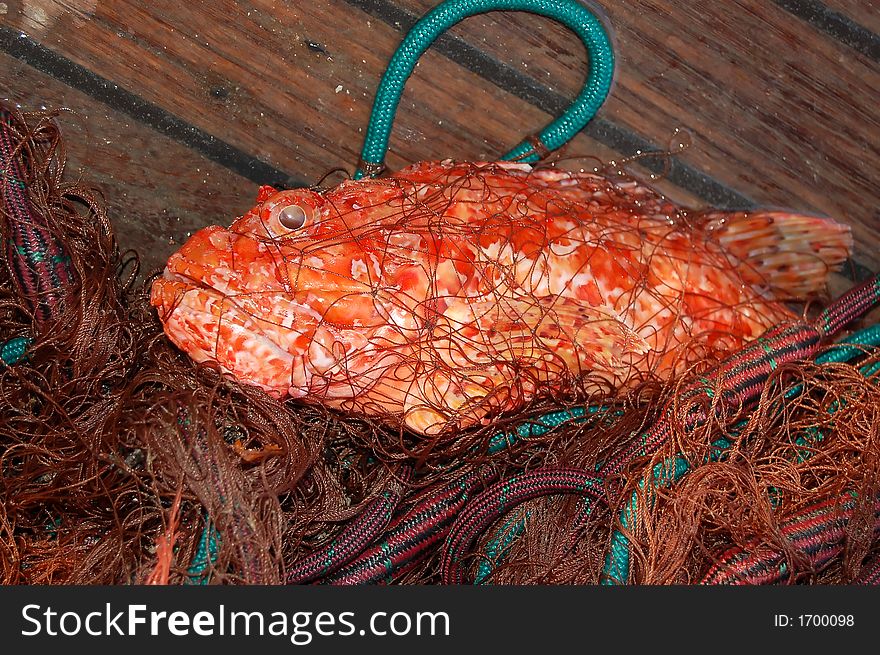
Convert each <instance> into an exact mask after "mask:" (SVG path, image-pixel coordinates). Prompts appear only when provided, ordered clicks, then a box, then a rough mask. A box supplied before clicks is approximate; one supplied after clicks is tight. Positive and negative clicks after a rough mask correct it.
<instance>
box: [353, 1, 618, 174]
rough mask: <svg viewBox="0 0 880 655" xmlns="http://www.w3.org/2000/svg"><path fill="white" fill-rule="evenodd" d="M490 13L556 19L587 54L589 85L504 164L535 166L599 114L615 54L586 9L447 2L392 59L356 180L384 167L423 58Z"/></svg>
mask: <svg viewBox="0 0 880 655" xmlns="http://www.w3.org/2000/svg"><path fill="white" fill-rule="evenodd" d="M490 11H526V12H530V13H533V14H538V15H541V16H545V17H547V18H552V19H554V20H556V21H558V22H560V23H562V24H564V25H565V26H566V27H568V28H569V29H570V30H571V31H573V32H574V33H575V34H577V36H578V37H579V38H580V39H581V41H583V43H584V45H585V46H586V48H587V52H588V53H589V73H588V75H587V80H586V82H585V83H584V88H583V89H582V90H581V92H580V94H579V95H578V97H577V98H576V99H575V101H574V102H573V103H572V105H571V106H570V107H569V108H568V109H567V110H566V112H565V113H564V114H563V115H562V116H561V117H559V118H557V119H556V120H554V121H553V122H552V123H550V124H549V125H548V126H547V127H545V128H544V129H543V130H542V131H541V132H540V133H539V134H538V135H537V141H538V144H536V143H535V139H534V138H529V139H526V140H524V141H523V142H522V143H520V144H519V145H518V146H516V147H515V148H514V149H513V150H511V151H510V152H508V153H507V154H506V155H504V157H503V159H507V160H510V159H517V160H519V161H525V162H534V161H537V160H538V159H540V156H539V154H538V152H537V150H538V149H539V148H540V146H543V148H546V149H547V150H548V151H549V150H555V149H557V148H559V147H560V146H562V145H563V144H565V143H566V142H567V141H568V140H569V139H571V138H572V137H573V136H574V135H575V134H577V133H578V132H580V131H581V130H582V129H583V127H584V126H585V125H586V124H587V123H588V122H589V121H590V119H591V118H592V117H593V116H594V115H595V114H596V112H597V111H598V109H599V107H600V106H601V105H602V103H603V102H604V101H605V98H606V96H607V95H608V92H609V90H610V89H611V81H612V77H613V74H614V50H613V48H612V47H611V42H610V40H609V38H608V34H607V32H606V31H605V27H604V26H603V25H602V23H601V21H600V20H599V19H598V18H597V17H596V15H595V14H593V13H592V12H591V11H590V10H589V9H587V8H586V7H585V6H584V5H582V4H580V3H578V2H577V1H576V0H446V2H444V3H442V4H440V5H438V6H437V7H435V8H434V9H432V10H431V11H430V12H428V13H427V14H425V16H423V17H422V18H421V19H420V20H419V21H418V22H417V23H416V24H415V25H414V26H413V28H412V29H411V30H410V32H409V33H408V34H407V35H406V37H405V38H404V40H403V42H402V43H401V44H400V46H399V47H398V48H397V50H396V51H395V53H394V55H393V56H392V58H391V61H390V63H389V64H388V68H387V70H386V71H385V74H384V75H383V76H382V81H381V82H380V83H379V89H378V91H377V93H376V100H375V101H374V103H373V112H372V114H371V116H370V123H369V127H368V128H367V136H366V139H365V140H364V147H363V149H362V151H361V161H360V162H359V164H358V168H357V170H356V171H355V174H354V178H355V179H360V178H362V177H364V176H365V175H366V176H368V177H373V176H375V175H377V174H378V173H379V171H381V170H382V169H383V168H384V161H385V153H386V152H387V150H388V139H389V136H390V134H391V126H392V123H393V122H394V115H395V113H396V112H397V105H398V103H399V102H400V96H401V93H403V87H404V85H405V84H406V81H407V79H409V76H410V75H411V74H412V72H413V70H414V68H415V65H416V62H417V61H418V60H419V57H421V56H422V54H423V53H424V52H425V51H426V50H427V49H428V48H429V47H430V46H431V44H432V43H433V42H434V40H435V39H436V38H437V37H438V36H440V34H442V33H443V32H445V31H446V30H448V29H449V28H450V27H452V26H453V25H455V24H456V23H459V22H461V21H462V20H464V19H465V18H469V17H471V16H475V15H477V14H482V13H486V12H490Z"/></svg>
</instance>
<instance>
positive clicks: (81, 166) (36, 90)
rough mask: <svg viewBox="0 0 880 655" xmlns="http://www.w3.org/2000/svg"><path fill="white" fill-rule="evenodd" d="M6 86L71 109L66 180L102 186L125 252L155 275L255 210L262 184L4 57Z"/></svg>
mask: <svg viewBox="0 0 880 655" xmlns="http://www.w3.org/2000/svg"><path fill="white" fill-rule="evenodd" d="M0 71H2V74H0V89H2V94H3V95H4V96H5V97H7V98H8V99H10V100H12V101H14V102H17V103H19V104H20V105H21V106H22V107H23V108H25V109H37V108H39V107H40V106H41V105H46V106H48V107H62V106H65V107H69V108H70V111H69V112H63V113H62V114H61V116H60V117H59V121H60V125H61V129H62V134H63V138H64V147H65V151H66V153H67V156H68V166H67V169H66V175H67V178H66V179H68V180H69V181H75V180H77V179H80V180H82V182H83V183H85V184H88V185H91V186H94V187H96V188H98V189H99V190H100V191H101V192H102V193H103V195H104V198H105V200H106V206H107V211H108V215H109V217H110V220H111V221H112V223H113V228H114V231H115V233H116V237H117V239H118V241H119V244H120V247H121V248H122V249H129V248H132V249H136V250H137V251H138V253H139V254H140V256H141V261H142V270H143V273H144V274H148V273H149V272H150V270H156V269H158V268H160V267H162V266H164V265H165V260H166V259H167V258H168V256H169V255H170V254H171V253H172V252H174V251H175V250H177V249H178V248H179V247H180V245H181V244H182V243H183V242H184V241H185V240H186V238H187V237H188V236H189V235H190V234H191V233H192V232H193V231H195V230H198V229H199V228H201V227H203V226H204V225H206V224H208V223H209V222H212V221H228V220H229V219H230V218H232V217H234V216H236V215H238V214H241V213H242V212H244V211H247V209H249V208H250V207H251V206H252V204H253V201H254V198H255V197H256V185H255V184H254V183H253V182H251V181H250V180H246V179H244V178H242V177H240V176H238V175H236V174H234V173H232V172H230V171H229V170H228V169H226V168H224V167H222V166H219V165H218V164H216V163H214V162H212V161H209V160H207V159H205V158H204V157H202V156H201V155H199V154H198V153H195V152H193V151H192V150H190V149H188V148H185V147H183V146H181V145H179V144H178V143H176V142H175V141H173V140H171V139H168V138H165V137H162V136H160V135H158V134H156V133H155V132H154V131H153V130H150V129H148V128H145V127H143V126H142V125H140V124H139V123H137V122H133V121H131V120H130V119H129V118H128V117H127V116H125V115H121V114H119V113H118V112H115V111H113V110H112V109H109V108H108V107H106V106H105V105H103V104H101V103H100V102H97V101H95V100H93V99H92V98H89V97H88V96H85V95H84V94H82V93H79V92H77V91H74V90H72V89H71V88H70V87H68V86H65V85H63V84H61V83H60V82H58V81H57V80H55V79H53V78H51V77H49V76H47V75H44V74H43V73H40V72H38V71H35V70H34V69H33V68H31V67H30V66H27V65H25V64H23V63H21V62H19V61H17V60H15V59H13V58H11V57H8V56H7V55H5V54H2V53H0Z"/></svg>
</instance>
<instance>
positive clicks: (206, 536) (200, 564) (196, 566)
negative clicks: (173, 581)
mask: <svg viewBox="0 0 880 655" xmlns="http://www.w3.org/2000/svg"><path fill="white" fill-rule="evenodd" d="M219 550H220V533H219V532H217V528H216V527H214V524H213V523H211V522H210V521H209V520H208V518H207V516H206V517H205V528H204V530H202V536H201V538H200V539H199V547H198V549H197V550H196V554H195V555H194V556H193V559H192V562H191V563H190V565H189V568H188V569H187V571H186V573H187V576H188V577H189V581H190V584H201V585H204V584H208V582H209V580H210V576H209V575H208V565H209V564H213V563H214V562H215V561H216V560H217V553H218V551H219Z"/></svg>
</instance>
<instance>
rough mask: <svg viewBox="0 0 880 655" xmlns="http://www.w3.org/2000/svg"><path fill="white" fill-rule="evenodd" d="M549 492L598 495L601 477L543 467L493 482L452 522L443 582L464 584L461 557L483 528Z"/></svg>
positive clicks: (599, 494) (577, 470)
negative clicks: (526, 502)
mask: <svg viewBox="0 0 880 655" xmlns="http://www.w3.org/2000/svg"><path fill="white" fill-rule="evenodd" d="M548 494H586V495H588V496H590V497H592V498H599V497H601V495H602V480H601V479H599V478H595V477H593V476H590V475H587V474H586V473H584V472H583V471H581V470H579V469H572V468H558V469H551V468H542V469H538V470H536V471H530V472H527V473H521V474H520V475H516V476H514V477H512V478H510V479H509V480H503V481H501V482H496V483H495V484H493V485H492V486H491V487H489V488H488V489H486V491H484V492H482V493H481V494H478V495H477V496H475V497H474V499H473V500H471V501H470V502H469V503H468V504H467V507H465V509H464V511H463V512H462V513H461V515H460V516H459V517H458V519H456V521H455V523H454V524H453V525H452V529H451V530H450V531H449V536H447V537H446V545H445V547H444V549H443V560H442V563H441V575H442V576H443V582H444V583H445V584H464V583H465V570H464V567H463V566H462V560H463V559H464V558H465V557H466V556H467V554H468V552H469V551H470V549H471V546H472V545H473V543H474V541H476V540H477V538H478V537H479V536H480V534H482V532H483V530H485V529H486V528H488V527H489V526H490V525H492V524H493V523H494V522H495V521H497V520H498V519H499V518H501V516H503V515H504V514H505V512H507V511H508V510H510V509H513V508H514V507H516V506H517V505H519V504H520V503H524V502H525V501H527V500H530V499H532V498H537V497H539V496H545V495H548Z"/></svg>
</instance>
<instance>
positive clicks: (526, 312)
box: [152, 162, 851, 434]
mask: <svg viewBox="0 0 880 655" xmlns="http://www.w3.org/2000/svg"><path fill="white" fill-rule="evenodd" d="M850 245H851V238H850V235H849V231H848V229H847V228H845V227H843V226H841V225H838V224H836V223H834V222H832V221H830V220H826V219H819V218H813V217H804V216H796V215H791V214H786V213H782V212H774V213H767V212H765V213H755V214H753V215H747V214H734V213H731V214H723V213H712V214H705V213H700V212H692V213H687V212H685V211H683V210H681V209H680V208H678V207H676V206H675V205H673V204H672V203H670V202H668V201H666V200H665V199H663V198H662V197H660V196H658V195H657V194H656V193H654V192H653V191H651V190H650V189H648V188H646V187H644V186H641V185H639V184H637V183H635V182H632V181H620V182H612V181H611V180H609V179H608V178H605V177H603V176H600V175H596V174H591V173H567V172H564V171H560V170H556V169H534V170H533V169H532V168H531V167H530V166H528V165H522V164H519V165H518V164H456V163H453V162H441V163H430V162H429V163H422V164H418V165H415V166H413V167H411V168H409V169H406V170H404V171H401V172H399V173H393V174H390V175H389V176H387V177H385V178H382V179H377V180H360V181H353V180H351V181H347V182H343V183H342V184H340V185H339V186H337V187H335V188H332V189H327V190H324V191H320V192H319V191H313V190H309V189H299V190H291V191H282V192H278V193H276V192H274V190H272V189H271V188H269V187H264V188H263V189H262V190H261V193H260V197H259V198H258V204H257V206H256V207H255V208H254V209H253V210H251V211H250V212H248V213H247V214H246V215H245V216H243V217H242V218H240V219H239V220H237V221H236V222H235V223H234V224H233V225H232V226H231V227H230V228H229V229H225V228H222V227H217V226H213V227H209V228H206V229H205V230H203V231H201V232H199V233H197V234H196V235H195V236H193V237H192V239H191V240H190V241H189V242H188V243H187V244H186V245H185V246H184V247H183V248H182V249H181V251H180V252H179V253H177V254H175V255H174V256H172V258H171V260H170V261H169V264H168V267H167V268H166V271H165V274H164V276H163V277H162V278H160V279H159V280H157V282H156V283H155V285H154V288H153V298H152V300H153V304H154V305H156V306H157V307H158V308H159V315H160V318H161V319H162V320H163V322H164V323H165V326H166V333H167V334H168V335H169V337H170V338H171V339H172V340H173V341H174V342H175V343H177V344H178V345H179V346H180V347H181V348H182V349H183V350H184V351H186V352H187V353H189V354H190V355H191V356H193V357H194V358H195V359H197V360H199V361H205V360H209V361H216V362H218V363H219V364H220V365H221V366H222V367H223V369H224V370H226V371H229V372H231V373H233V374H234V375H235V376H236V377H237V378H238V379H239V380H241V381H245V382H250V383H254V384H257V385H259V386H261V387H263V388H264V389H266V390H267V391H269V392H270V393H273V394H276V395H280V396H285V395H288V394H289V395H291V396H292V397H295V398H306V399H308V400H318V401H322V402H329V403H332V404H333V405H334V406H338V407H341V408H343V409H345V410H348V411H354V412H359V413H362V414H366V415H368V416H372V417H378V418H385V419H395V420H396V422H398V423H401V422H402V423H403V424H405V425H406V426H407V427H409V428H410V429H413V430H415V431H417V432H422V433H428V434H435V433H439V432H442V431H444V430H448V429H454V428H466V427H470V426H471V425H474V424H477V423H483V424H485V423H487V422H488V420H489V418H491V417H493V416H496V415H498V414H500V413H502V412H507V411H514V410H518V409H520V408H522V407H523V406H524V404H525V403H526V402H528V401H530V400H531V399H533V398H535V397H538V396H549V395H554V394H555V395H557V396H559V395H560V394H561V395H562V397H564V395H565V394H566V393H570V392H571V391H573V390H575V389H576V388H577V389H579V390H581V391H586V392H590V393H592V392H595V393H598V394H601V395H609V394H614V393H616V392H618V391H621V390H624V389H628V388H632V387H633V386H636V385H637V384H638V383H639V382H641V381H643V380H644V379H648V378H650V377H652V376H659V377H662V378H666V377H668V376H669V375H670V374H672V373H675V372H681V371H682V370H683V368H684V367H685V366H687V365H688V364H690V363H693V362H694V361H697V360H699V359H701V358H704V357H706V356H712V355H714V354H717V353H724V352H729V351H731V350H735V349H737V348H739V347H740V346H742V344H743V343H745V342H746V341H749V340H751V339H754V338H755V337H757V336H758V335H760V334H761V333H762V332H764V331H765V330H766V329H767V328H769V327H771V326H773V325H776V324H778V323H779V322H781V321H784V320H787V319H790V318H792V314H791V312H790V311H788V310H787V309H786V308H785V307H784V306H783V305H782V304H781V302H779V301H780V300H786V299H791V298H795V297H796V298H799V299H803V298H806V297H809V296H811V295H812V296H815V295H816V294H817V293H818V292H819V291H820V290H821V289H822V288H823V287H824V284H825V281H826V279H827V274H828V273H829V271H830V270H833V269H834V268H836V267H837V266H839V264H840V263H841V262H842V261H843V260H844V259H845V258H846V256H847V253H848V248H849V247H850Z"/></svg>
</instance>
